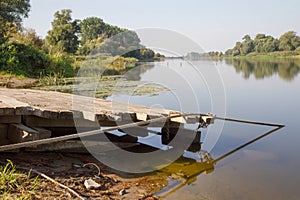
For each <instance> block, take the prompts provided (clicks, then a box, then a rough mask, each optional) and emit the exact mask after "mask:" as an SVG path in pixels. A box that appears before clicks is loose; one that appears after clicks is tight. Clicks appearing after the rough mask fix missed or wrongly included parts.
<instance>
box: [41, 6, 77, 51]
mask: <svg viewBox="0 0 300 200" xmlns="http://www.w3.org/2000/svg"><path fill="white" fill-rule="evenodd" d="M71 13H72V11H71V10H69V9H66V10H61V11H57V12H56V13H55V14H54V20H53V22H52V30H50V31H48V35H47V37H46V46H47V48H48V50H49V52H50V53H56V52H65V53H75V52H76V51H77V49H78V45H79V41H78V37H77V33H78V32H79V22H78V20H74V21H73V20H72V17H71Z"/></svg>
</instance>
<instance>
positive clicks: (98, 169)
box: [0, 152, 163, 200]
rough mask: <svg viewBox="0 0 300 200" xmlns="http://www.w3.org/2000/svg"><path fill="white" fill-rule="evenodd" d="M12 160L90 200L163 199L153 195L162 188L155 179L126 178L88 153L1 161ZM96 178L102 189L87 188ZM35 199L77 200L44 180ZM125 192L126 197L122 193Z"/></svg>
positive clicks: (2, 157) (12, 156)
mask: <svg viewBox="0 0 300 200" xmlns="http://www.w3.org/2000/svg"><path fill="white" fill-rule="evenodd" d="M7 160H11V161H12V162H13V163H14V164H15V165H16V166H17V167H18V168H19V169H22V168H23V169H24V168H25V169H34V170H37V171H38V172H41V173H44V174H46V175H47V176H49V177H51V178H53V179H55V180H56V181H58V182H59V183H62V184H64V185H66V186H68V187H70V188H71V189H73V190H75V191H76V192H77V193H78V194H80V195H81V196H83V197H85V198H87V199H124V200H125V199H147V200H152V199H159V197H155V196H153V193H154V192H156V191H159V190H160V189H162V187H163V185H162V184H161V182H160V181H159V182H157V181H156V180H155V178H154V177H153V176H143V177H135V178H124V177H122V175H120V174H117V173H114V172H112V171H111V170H110V169H109V168H107V167H106V166H104V165H103V164H101V163H99V162H98V161H97V160H95V159H94V158H93V157H92V156H90V155H88V154H71V153H32V152H31V153H30V152H19V153H1V154H0V161H1V162H6V161H7ZM88 179H93V180H94V181H95V182H97V183H99V184H100V185H101V187H100V188H99V189H90V190H88V189H86V188H85V186H84V181H85V180H88ZM40 180H41V181H40V184H39V187H38V190H37V191H36V194H35V195H34V197H33V199H76V197H75V196H74V195H73V194H71V193H70V192H68V191H67V190H65V189H63V188H61V187H60V186H58V185H56V184H54V183H52V182H50V181H48V180H46V179H44V178H43V177H40ZM121 190H123V191H124V190H125V192H123V193H124V194H120V193H121V192H120V191H121Z"/></svg>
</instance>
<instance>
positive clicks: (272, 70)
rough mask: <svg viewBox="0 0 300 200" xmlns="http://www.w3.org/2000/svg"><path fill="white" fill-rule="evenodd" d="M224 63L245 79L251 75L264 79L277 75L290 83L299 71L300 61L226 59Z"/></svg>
mask: <svg viewBox="0 0 300 200" xmlns="http://www.w3.org/2000/svg"><path fill="white" fill-rule="evenodd" d="M225 62H226V64H228V65H233V67H234V68H235V71H236V72H237V73H241V74H243V77H244V78H245V79H249V78H250V76H251V75H253V76H254V77H255V78H256V79H264V78H268V77H271V76H274V75H276V74H277V75H278V76H279V77H280V78H281V79H283V80H285V81H292V80H293V79H294V78H295V77H296V76H297V75H298V74H299V71H300V61H299V60H297V59H226V60H225Z"/></svg>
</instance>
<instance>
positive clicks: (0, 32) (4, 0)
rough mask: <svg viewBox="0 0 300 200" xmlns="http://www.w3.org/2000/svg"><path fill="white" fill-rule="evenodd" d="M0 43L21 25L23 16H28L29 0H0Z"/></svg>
mask: <svg viewBox="0 0 300 200" xmlns="http://www.w3.org/2000/svg"><path fill="white" fill-rule="evenodd" d="M0 8H1V12H0V44H2V43H4V42H5V41H6V40H7V39H8V38H9V37H10V34H11V33H13V32H16V30H17V29H19V28H20V27H21V22H22V18H23V17H28V13H29V10H30V4H29V0H1V1H0Z"/></svg>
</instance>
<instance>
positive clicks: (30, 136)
mask: <svg viewBox="0 0 300 200" xmlns="http://www.w3.org/2000/svg"><path fill="white" fill-rule="evenodd" d="M38 133H39V132H38V131H36V130H33V129H31V128H29V127H27V126H24V125H23V124H10V125H9V127H8V134H7V138H8V139H9V140H10V141H11V142H12V143H20V142H28V141H33V140H35V139H38V138H37V135H38Z"/></svg>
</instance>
